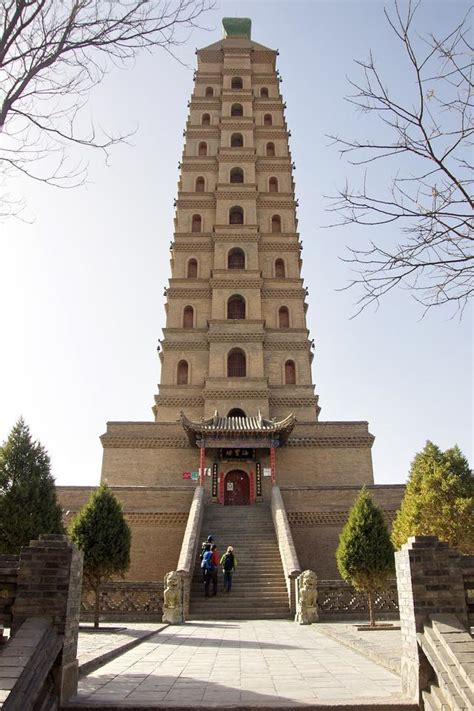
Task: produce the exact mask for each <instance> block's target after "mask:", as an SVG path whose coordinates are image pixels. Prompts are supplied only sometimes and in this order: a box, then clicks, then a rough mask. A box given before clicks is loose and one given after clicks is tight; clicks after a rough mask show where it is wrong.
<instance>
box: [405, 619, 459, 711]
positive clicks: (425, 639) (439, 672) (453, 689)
mask: <svg viewBox="0 0 474 711" xmlns="http://www.w3.org/2000/svg"><path fill="white" fill-rule="evenodd" d="M418 639H419V641H420V645H421V648H422V649H423V652H424V654H425V656H426V658H427V659H428V661H429V663H430V664H431V666H432V667H433V669H434V671H435V673H436V677H437V681H438V686H439V688H440V689H441V691H442V692H443V696H445V697H446V699H447V701H448V703H449V708H450V711H467V710H468V709H470V708H472V706H469V705H467V704H466V701H465V699H464V698H463V697H462V696H461V695H460V694H459V691H458V688H457V684H456V683H454V682H453V678H452V675H451V674H450V673H449V672H448V671H447V670H446V668H445V662H444V661H443V657H445V653H444V654H443V653H442V650H441V645H440V643H439V642H438V640H437V639H436V637H435V635H434V634H433V631H432V630H430V629H429V628H427V627H425V630H424V632H423V633H422V634H420V635H418Z"/></svg>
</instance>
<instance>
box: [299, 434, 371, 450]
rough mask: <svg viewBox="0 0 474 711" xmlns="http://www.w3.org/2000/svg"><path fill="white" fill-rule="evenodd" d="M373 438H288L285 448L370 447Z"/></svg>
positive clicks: (369, 436) (361, 436) (364, 436)
mask: <svg viewBox="0 0 474 711" xmlns="http://www.w3.org/2000/svg"><path fill="white" fill-rule="evenodd" d="M374 439H375V437H374V436H373V435H370V434H366V435H354V436H352V437H344V436H343V435H339V436H338V435H335V436H333V437H328V436H324V435H319V436H316V437H297V436H295V437H290V439H289V440H288V442H287V445H286V446H287V447H344V448H346V447H364V448H365V447H369V448H370V447H372V445H373V443H374Z"/></svg>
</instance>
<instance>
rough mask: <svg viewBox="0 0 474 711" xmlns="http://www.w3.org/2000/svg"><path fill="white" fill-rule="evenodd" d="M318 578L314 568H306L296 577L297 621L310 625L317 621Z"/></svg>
mask: <svg viewBox="0 0 474 711" xmlns="http://www.w3.org/2000/svg"><path fill="white" fill-rule="evenodd" d="M317 582H318V578H317V577H316V573H314V572H313V571H312V570H304V571H303V572H302V573H301V575H299V576H298V577H297V579H296V615H295V622H298V624H300V625H310V624H311V623H312V622H317V620H318V611H317V607H316V604H317V600H318V591H317V587H316V586H317Z"/></svg>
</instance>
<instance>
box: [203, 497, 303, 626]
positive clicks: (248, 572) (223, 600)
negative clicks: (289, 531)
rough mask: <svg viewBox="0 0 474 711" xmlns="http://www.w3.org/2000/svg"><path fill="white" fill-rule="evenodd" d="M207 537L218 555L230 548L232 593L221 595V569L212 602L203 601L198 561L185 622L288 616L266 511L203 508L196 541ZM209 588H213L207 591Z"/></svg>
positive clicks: (265, 508) (258, 507)
mask: <svg viewBox="0 0 474 711" xmlns="http://www.w3.org/2000/svg"><path fill="white" fill-rule="evenodd" d="M209 534H212V536H213V537H214V540H215V541H216V544H217V550H218V552H219V556H221V555H222V554H223V553H224V552H225V550H226V548H227V546H229V545H231V546H233V548H234V553H235V555H236V558H237V569H236V572H235V573H234V577H233V586H232V592H231V593H230V594H228V593H224V592H223V575H222V569H221V568H220V569H219V571H218V589H217V595H216V596H215V597H209V598H206V597H204V585H203V583H202V574H201V569H200V560H199V557H198V559H197V561H196V567H195V571H194V577H193V581H192V585H191V600H190V603H191V604H190V619H192V620H251V619H253V620H255V619H270V618H273V619H284V618H288V617H290V610H289V604H288V593H287V588H286V583H285V576H284V573H283V568H282V564H281V558H280V552H279V549H278V543H277V540H276V536H275V528H274V526H273V520H272V515H271V511H270V508H269V507H268V506H265V505H264V504H255V505H253V506H218V505H217V504H209V505H208V506H206V509H205V512H204V517H203V524H202V529H201V540H202V541H204V540H205V539H206V538H207V536H208V535H209ZM211 589H212V588H211Z"/></svg>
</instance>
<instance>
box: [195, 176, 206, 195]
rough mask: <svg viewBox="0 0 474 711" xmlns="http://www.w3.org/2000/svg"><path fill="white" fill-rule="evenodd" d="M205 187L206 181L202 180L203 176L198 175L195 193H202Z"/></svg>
mask: <svg viewBox="0 0 474 711" xmlns="http://www.w3.org/2000/svg"><path fill="white" fill-rule="evenodd" d="M205 187H206V183H205V181H204V178H203V177H202V176H199V178H196V192H197V193H203V192H204V190H205Z"/></svg>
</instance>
